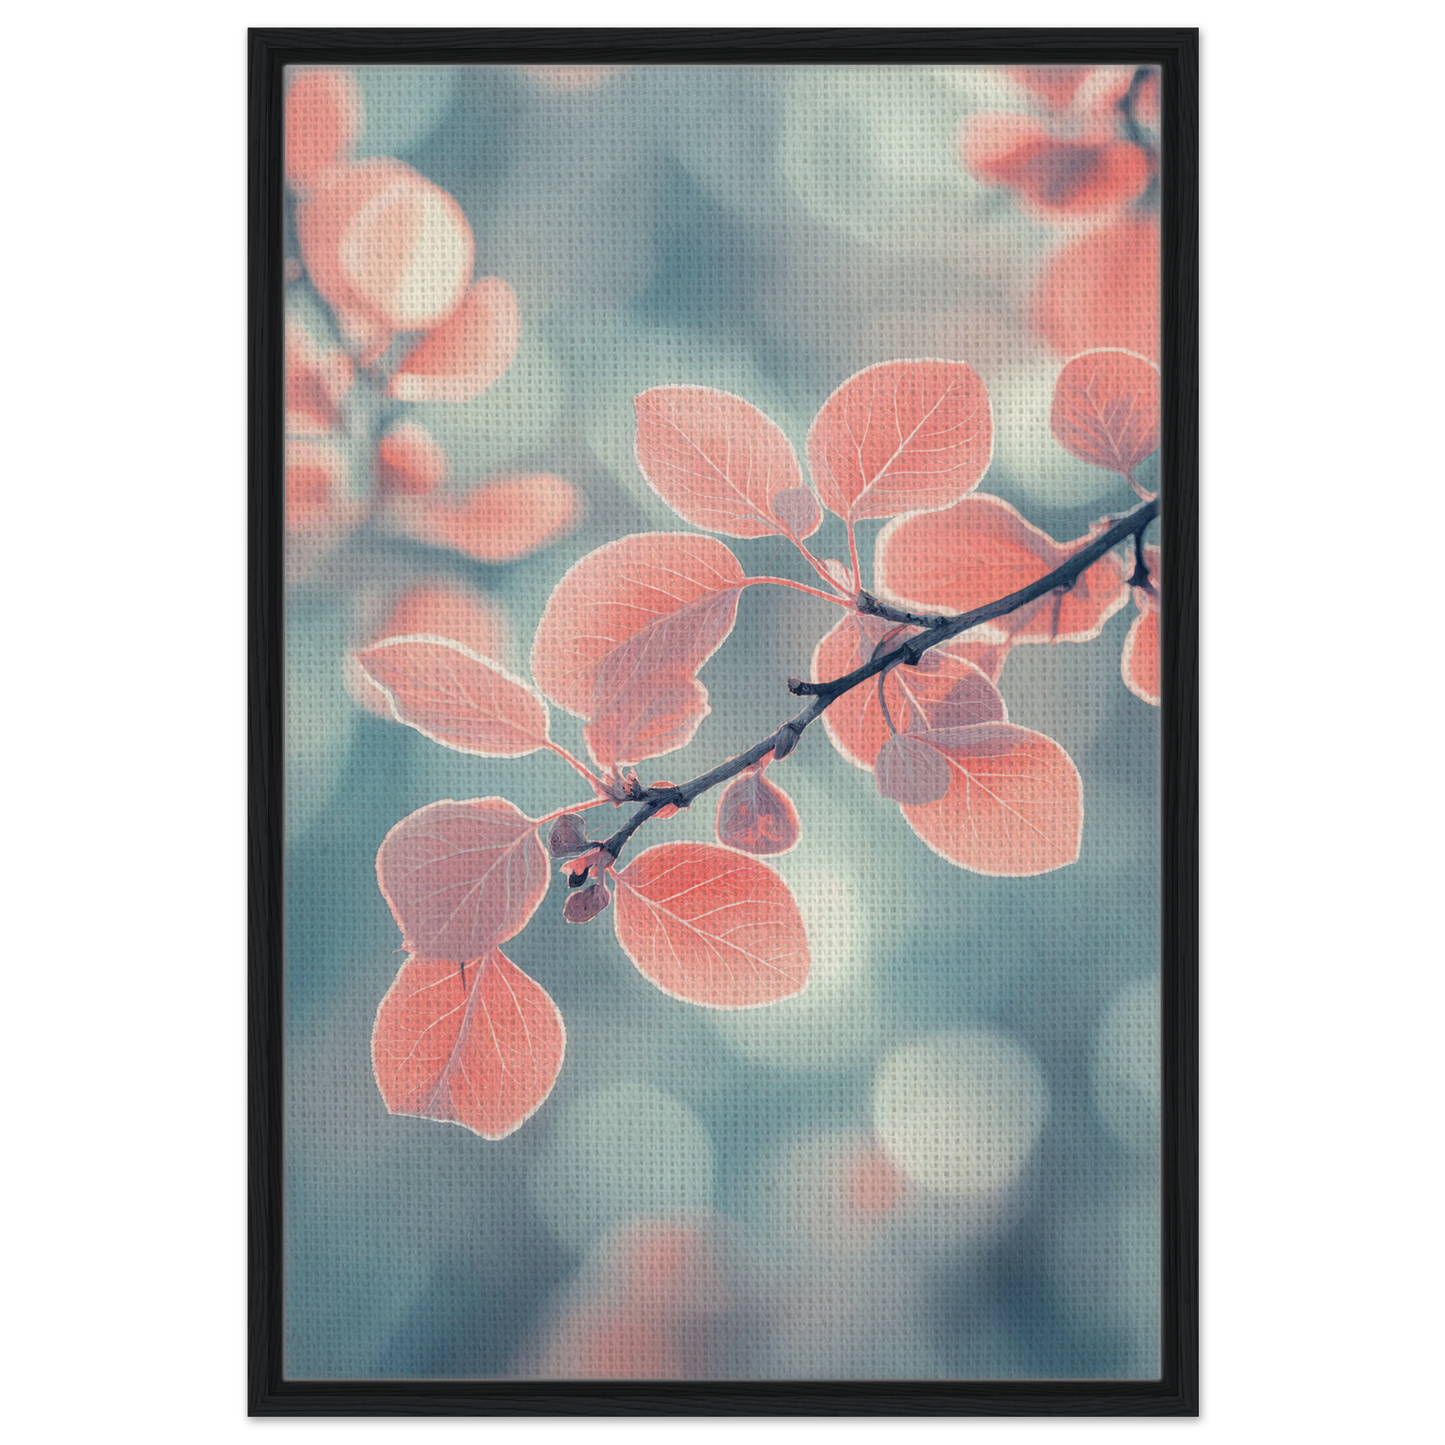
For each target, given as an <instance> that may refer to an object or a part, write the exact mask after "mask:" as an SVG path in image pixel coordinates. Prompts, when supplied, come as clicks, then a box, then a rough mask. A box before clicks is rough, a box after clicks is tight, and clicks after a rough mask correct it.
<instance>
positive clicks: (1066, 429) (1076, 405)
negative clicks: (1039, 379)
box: [1049, 351, 1159, 477]
mask: <svg viewBox="0 0 1445 1445" xmlns="http://www.w3.org/2000/svg"><path fill="white" fill-rule="evenodd" d="M1049 426H1050V428H1051V429H1052V430H1053V433H1054V439H1055V440H1056V441H1057V442H1058V443H1059V445H1060V446H1061V447H1063V448H1064V449H1065V450H1066V451H1069V452H1071V453H1072V454H1073V455H1074V456H1076V457H1078V459H1079V460H1080V461H1082V462H1090V463H1092V464H1093V465H1094V466H1096V467H1103V468H1105V469H1106V470H1107V471H1111V472H1118V473H1119V474H1120V475H1121V476H1126V477H1127V476H1128V475H1129V473H1130V472H1132V471H1133V470H1134V468H1135V467H1137V466H1138V465H1139V463H1140V462H1142V461H1143V460H1144V458H1145V457H1147V456H1149V455H1150V453H1152V452H1154V451H1157V450H1158V447H1159V368H1158V367H1157V366H1155V365H1154V363H1153V362H1152V361H1146V360H1145V359H1144V358H1143V357H1142V356H1135V355H1133V354H1132V353H1131V352H1128V351H1086V352H1085V353H1084V354H1083V355H1082V356H1076V357H1074V359H1073V360H1072V361H1071V362H1069V364H1068V365H1067V366H1066V367H1064V369H1063V370H1062V371H1061V372H1060V373H1059V379H1058V381H1057V382H1055V383H1054V405H1053V410H1052V412H1051V413H1050V415H1049Z"/></svg>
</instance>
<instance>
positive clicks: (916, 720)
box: [813, 615, 1007, 770]
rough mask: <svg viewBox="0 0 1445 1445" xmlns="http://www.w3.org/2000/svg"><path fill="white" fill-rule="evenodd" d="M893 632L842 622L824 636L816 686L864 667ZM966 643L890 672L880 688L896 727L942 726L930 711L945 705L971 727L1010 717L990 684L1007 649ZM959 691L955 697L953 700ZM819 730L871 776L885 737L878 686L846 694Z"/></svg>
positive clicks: (879, 624) (873, 621)
mask: <svg viewBox="0 0 1445 1445" xmlns="http://www.w3.org/2000/svg"><path fill="white" fill-rule="evenodd" d="M892 630H893V624H892V623H891V622H885V621H884V620H883V619H882V618H880V617H863V616H857V615H855V616H851V617H845V618H843V620H842V621H841V622H839V623H837V624H836V625H835V626H834V627H833V629H832V630H831V631H830V632H828V633H826V634H825V635H824V636H823V638H822V640H821V641H820V642H819V643H818V646H817V648H816V650H815V651H814V653H813V681H814V682H829V681H831V680H832V679H833V678H836V677H842V676H844V675H845V674H846V673H849V672H852V671H853V669H854V668H857V667H861V666H862V665H863V664H864V663H865V662H867V661H869V659H871V658H872V656H873V650H874V648H875V647H877V645H878V643H879V642H880V641H881V640H882V638H883V637H884V636H885V635H886V634H887V633H888V632H891V631H892ZM917 635H918V629H916V628H909V629H907V630H906V631H904V632H902V633H900V634H899V636H898V638H897V641H898V642H900V643H901V642H903V641H904V640H905V639H906V638H908V637H915V636H917ZM971 637H972V634H971V635H970V637H961V638H954V639H953V640H952V641H949V642H943V643H940V644H939V645H938V646H937V647H931V648H929V650H928V651H927V652H925V653H924V654H923V657H922V659H921V660H920V662H919V665H918V666H917V667H895V668H892V669H890V671H889V673H888V676H887V680H886V681H885V682H884V684H883V686H884V689H885V691H886V695H887V698H888V710H889V712H890V714H891V715H892V717H893V724H894V726H895V727H897V728H899V729H900V730H901V731H903V732H915V731H917V730H918V729H920V728H926V727H930V726H940V725H941V722H936V721H935V710H936V709H939V708H945V709H946V708H948V707H949V706H950V705H952V706H953V707H954V709H955V714H957V713H958V710H959V709H961V708H967V709H969V720H970V721H973V722H995V721H997V722H1001V721H1003V719H1004V718H1005V717H1006V716H1007V714H1006V712H1005V710H1004V703H1003V698H1001V697H1000V696H999V693H998V689H997V688H996V687H995V686H994V685H993V680H994V679H996V678H997V676H998V673H999V671H1000V669H1001V668H1002V667H1003V659H1004V655H1005V653H1006V652H1007V648H1006V647H1001V646H997V645H994V644H991V643H986V642H975V641H973V640H971ZM956 688H957V689H960V690H959V692H958V693H957V695H956V696H955V695H954V690H955V689H956ZM950 698H953V703H952V704H950V703H949V699H950ZM940 716H941V717H947V716H950V714H948V713H946V712H945V713H944V714H941V715H940ZM823 727H824V730H825V731H826V732H827V734H828V737H829V738H830V739H831V740H832V743H833V746H834V747H835V748H837V749H838V751H839V752H840V753H841V754H842V755H843V756H844V757H845V758H846V759H847V760H848V761H849V762H850V763H852V764H853V766H854V767H857V768H865V769H870V770H871V769H872V768H873V766H874V762H875V760H876V759H877V756H878V749H879V748H881V747H882V746H883V744H884V743H885V742H886V741H887V740H888V736H889V733H888V724H887V723H886V722H885V721H884V719H883V711H882V709H881V708H880V707H879V705H878V687H877V684H876V683H868V684H865V685H862V686H859V687H855V688H853V689H852V690H851V691H850V692H845V693H844V694H843V696H842V697H840V698H839V699H838V700H837V701H836V702H835V703H833V704H832V705H831V706H830V707H829V708H828V710H827V711H826V712H825V713H824V714H823Z"/></svg>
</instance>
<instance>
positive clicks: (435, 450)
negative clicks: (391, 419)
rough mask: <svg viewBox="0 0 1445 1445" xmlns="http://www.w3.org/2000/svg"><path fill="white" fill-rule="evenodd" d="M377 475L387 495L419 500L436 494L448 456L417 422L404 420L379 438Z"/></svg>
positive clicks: (442, 478)
mask: <svg viewBox="0 0 1445 1445" xmlns="http://www.w3.org/2000/svg"><path fill="white" fill-rule="evenodd" d="M376 453H377V469H376V470H377V475H378V476H379V477H380V479H381V484H382V486H383V487H384V488H385V489H386V490H387V491H388V492H397V493H401V494H402V495H404V496H410V497H421V496H426V495H427V494H428V493H429V492H434V491H436V489H437V487H438V486H440V485H441V483H442V481H443V480H444V479H445V478H446V474H447V454H446V453H445V452H444V451H443V450H442V449H441V447H439V446H438V445H437V442H436V439H435V438H434V437H433V436H432V434H431V433H430V432H429V431H428V430H427V429H426V428H425V427H424V426H422V425H420V424H419V423H418V422H414V421H404V422H402V423H401V424H400V425H399V426H395V427H393V428H392V429H391V430H390V431H389V432H387V434H386V435H385V436H384V437H382V439H381V443H380V445H379V446H378V447H377V449H376Z"/></svg>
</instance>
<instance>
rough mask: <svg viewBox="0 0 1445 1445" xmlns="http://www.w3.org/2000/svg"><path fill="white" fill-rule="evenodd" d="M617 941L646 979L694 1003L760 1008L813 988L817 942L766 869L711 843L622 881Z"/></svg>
mask: <svg viewBox="0 0 1445 1445" xmlns="http://www.w3.org/2000/svg"><path fill="white" fill-rule="evenodd" d="M616 916H617V941H618V942H619V943H620V944H621V945H622V948H623V951H624V952H625V953H626V954H627V956H628V957H629V958H630V959H631V960H632V961H633V963H634V964H636V965H637V968H638V970H639V971H640V972H641V974H642V975H643V977H644V978H646V979H648V980H649V981H650V982H652V983H654V984H656V985H657V987H658V988H660V989H661V990H662V991H663V992H664V993H666V994H669V995H671V996H672V997H673V998H678V999H682V1000H683V1001H684V1002H687V1003H701V1004H707V1005H709V1006H711V1007H713V1008H752V1007H755V1006H756V1005H758V1004H765V1003H776V1002H777V1001H778V1000H779V999H784V998H790V997H791V996H792V995H793V994H795V993H798V992H799V991H800V990H801V989H802V988H803V986H804V984H806V983H807V981H808V936H807V932H806V930H805V929H804V927H803V918H802V915H801V914H800V913H799V912H798V905H797V903H796V901H795V900H794V898H793V895H792V892H791V891H790V890H789V888H788V885H787V884H786V883H785V882H783V880H782V878H781V877H780V876H779V874H778V873H776V872H775V871H774V870H773V869H772V868H770V867H769V866H768V865H767V864H766V863H760V862H758V860H757V859H756V858H749V857H748V856H747V855H746V854H744V853H735V852H733V851H732V850H731V849H730V848H715V847H712V846H711V845H710V844H705V843H664V844H661V845H660V846H658V847H656V848H649V849H648V850H647V851H646V852H645V853H642V854H640V855H639V856H638V857H636V858H634V859H633V860H632V862H631V863H629V864H628V865H627V867H626V868H624V869H623V870H622V871H621V872H620V873H618V874H617V908H616Z"/></svg>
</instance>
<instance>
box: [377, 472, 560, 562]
mask: <svg viewBox="0 0 1445 1445" xmlns="http://www.w3.org/2000/svg"><path fill="white" fill-rule="evenodd" d="M580 512H581V496H580V494H579V493H578V491H577V489H576V488H575V487H574V486H573V485H572V484H571V482H569V481H566V480H565V479H564V478H562V477H554V476H552V475H550V474H549V473H546V472H537V473H534V474H532V475H530V476H513V477H492V478H489V479H488V480H487V481H484V482H481V483H480V484H478V486H477V487H475V488H474V489H473V491H472V492H471V494H470V495H469V496H467V497H466V498H465V500H463V501H460V502H452V501H449V500H447V499H446V498H444V497H440V496H435V495H426V496H416V497H398V498H395V499H394V500H393V501H392V503H391V505H390V506H389V507H388V508H387V512H386V520H387V524H388V525H389V526H390V527H391V528H392V529H393V530H395V531H398V532H402V533H404V534H405V535H406V536H408V537H411V538H412V539H413V540H414V541H417V542H421V543H423V544H424V545H426V546H428V547H441V548H444V549H445V550H447V551H449V552H460V553H461V554H462V556H464V557H471V558H472V559H473V560H474V561H477V562H488V563H497V562H513V561H515V560H516V559H517V558H518V557H525V556H527V555H528V554H529V553H531V552H535V551H537V550H538V549H539V548H541V547H545V546H548V545H549V544H550V543H552V542H555V541H556V540H557V539H558V538H559V537H561V536H563V535H565V533H567V532H568V531H569V530H570V529H571V527H572V526H573V524H574V523H575V522H576V521H577V518H578V516H579V514H580Z"/></svg>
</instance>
